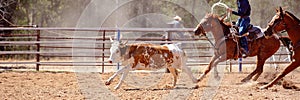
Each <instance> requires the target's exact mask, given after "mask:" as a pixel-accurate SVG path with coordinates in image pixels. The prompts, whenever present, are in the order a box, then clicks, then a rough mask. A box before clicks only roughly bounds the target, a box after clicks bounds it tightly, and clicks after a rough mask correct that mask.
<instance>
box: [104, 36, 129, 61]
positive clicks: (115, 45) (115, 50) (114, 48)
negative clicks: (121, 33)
mask: <svg viewBox="0 0 300 100" xmlns="http://www.w3.org/2000/svg"><path fill="white" fill-rule="evenodd" d="M110 40H111V42H112V44H111V47H110V49H109V51H110V56H109V59H108V62H109V63H115V62H120V61H121V57H122V48H124V47H125V46H126V42H125V43H122V42H121V41H114V40H112V38H110Z"/></svg>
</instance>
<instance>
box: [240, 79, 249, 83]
mask: <svg viewBox="0 0 300 100" xmlns="http://www.w3.org/2000/svg"><path fill="white" fill-rule="evenodd" d="M249 81H250V80H248V79H243V80H241V82H243V83H245V82H249Z"/></svg>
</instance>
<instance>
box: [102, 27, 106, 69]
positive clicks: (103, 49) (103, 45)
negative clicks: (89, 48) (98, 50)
mask: <svg viewBox="0 0 300 100" xmlns="http://www.w3.org/2000/svg"><path fill="white" fill-rule="evenodd" d="M102 36H103V42H105V30H104V31H103V35H102ZM102 47H103V48H102V52H103V53H102V73H104V58H105V57H104V56H105V55H104V51H105V43H103V44H102Z"/></svg>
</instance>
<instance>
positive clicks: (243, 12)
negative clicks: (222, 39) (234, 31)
mask: <svg viewBox="0 0 300 100" xmlns="http://www.w3.org/2000/svg"><path fill="white" fill-rule="evenodd" d="M237 6H238V11H232V13H233V14H235V15H237V16H241V17H245V16H250V13H251V6H250V4H249V1H248V0H237Z"/></svg>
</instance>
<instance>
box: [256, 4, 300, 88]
mask: <svg viewBox="0 0 300 100" xmlns="http://www.w3.org/2000/svg"><path fill="white" fill-rule="evenodd" d="M276 11H277V13H276V14H275V15H274V17H273V19H272V20H271V21H270V22H269V25H268V26H267V28H266V31H265V35H266V37H267V38H268V37H269V36H271V35H272V34H275V33H279V32H281V31H283V30H285V31H287V33H288V36H289V38H290V39H291V41H292V43H293V51H294V55H293V59H294V60H293V61H292V62H291V63H290V64H289V65H288V66H287V67H286V68H285V69H284V70H283V72H281V73H280V74H279V75H278V76H277V77H276V78H275V79H273V80H272V81H271V82H270V83H268V84H266V85H264V86H261V87H260V89H268V88H269V87H272V86H273V85H274V84H275V83H276V82H277V81H278V80H280V79H281V78H283V77H284V76H285V75H287V74H288V73H290V72H291V71H293V70H294V69H296V68H297V67H299V65H300V48H299V47H300V35H299V30H300V20H299V19H298V18H297V17H295V15H293V14H292V13H290V12H288V11H283V10H282V8H281V7H280V8H279V10H278V9H276ZM269 43H270V44H272V42H269Z"/></svg>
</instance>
